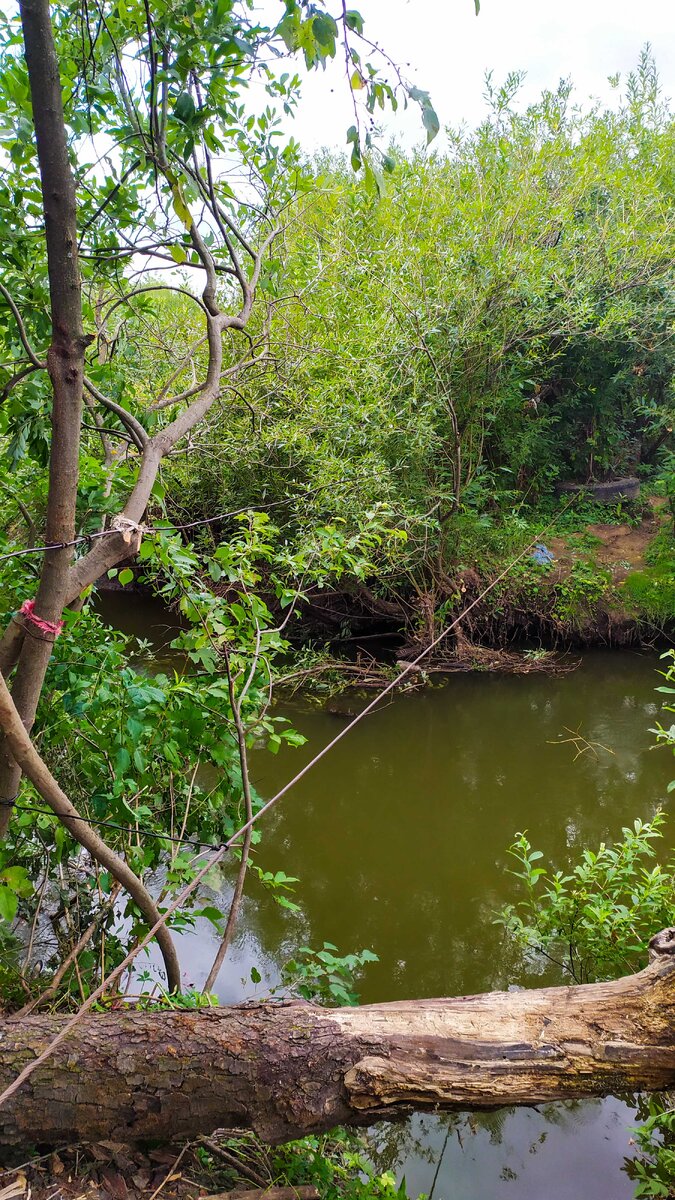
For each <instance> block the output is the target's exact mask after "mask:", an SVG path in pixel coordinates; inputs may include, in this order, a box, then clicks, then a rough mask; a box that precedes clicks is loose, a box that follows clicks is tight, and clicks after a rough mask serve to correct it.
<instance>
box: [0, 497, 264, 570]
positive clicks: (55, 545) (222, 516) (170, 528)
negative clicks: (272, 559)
mask: <svg viewBox="0 0 675 1200" xmlns="http://www.w3.org/2000/svg"><path fill="white" fill-rule="evenodd" d="M285 503H286V501H285V500H276V501H274V502H273V503H272V504H247V505H246V506H245V507H244V508H234V509H232V511H231V512H224V513H216V515H215V516H214V517H203V518H201V519H200V520H199V521H190V522H189V523H188V524H187V525H174V524H170V525H154V526H145V525H138V524H137V523H136V522H135V521H129V527H130V528H133V529H139V530H142V531H143V532H144V533H147V534H157V533H174V532H175V533H179V532H183V530H186V529H197V528H198V527H200V526H203V525H214V524H215V523H216V522H217V521H225V520H227V518H228V517H239V516H241V514H242V513H247V512H263V511H265V512H266V511H267V510H268V509H270V508H279V507H280V506H281V505H282V504H285ZM120 519H122V518H120ZM121 532H122V531H121V529H100V530H98V531H97V532H95V533H83V534H81V535H80V536H79V537H76V538H72V539H71V540H70V541H68V542H49V543H48V544H47V545H45V546H27V547H26V548H25V549H24V550H11V551H10V552H9V553H8V554H0V562H7V560H8V559H10V558H26V557H28V556H29V555H31V554H44V553H46V552H47V551H48V550H68V549H70V548H71V547H73V546H81V545H83V544H84V543H85V542H86V543H87V544H89V543H91V542H93V541H95V540H96V539H98V538H106V537H114V536H115V535H117V534H119V533H121Z"/></svg>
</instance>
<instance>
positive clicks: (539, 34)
mask: <svg viewBox="0 0 675 1200" xmlns="http://www.w3.org/2000/svg"><path fill="white" fill-rule="evenodd" d="M350 4H352V0H350ZM352 6H353V7H354V8H357V9H358V10H359V11H360V12H361V14H362V16H363V17H364V20H365V30H364V32H365V33H366V34H367V35H368V36H369V37H370V38H371V39H372V40H373V41H377V42H379V43H380V44H381V45H383V46H384V47H385V48H386V50H387V52H388V53H389V54H390V56H391V57H392V58H393V59H394V60H395V61H396V62H397V63H399V64H407V63H409V64H410V66H409V67H406V68H405V73H406V74H407V76H408V77H409V79H410V80H411V82H413V83H416V84H417V85H418V86H419V87H423V88H426V90H427V91H429V92H430V93H431V99H432V102H433V104H434V107H435V108H436V111H437V113H438V116H439V118H440V122H441V127H443V126H444V125H447V124H450V125H458V124H460V123H461V122H462V121H466V122H467V123H468V124H469V125H470V126H472V125H475V124H476V123H477V122H478V121H479V120H480V119H481V118H482V116H483V115H484V112H485V109H484V104H483V101H482V93H483V88H484V84H483V80H484V76H485V72H486V71H488V70H493V71H494V76H495V80H496V81H497V82H501V81H502V80H503V79H504V78H505V77H506V75H507V74H508V72H509V71H514V70H520V69H522V70H525V71H526V72H527V79H526V83H525V88H524V91H523V97H524V99H526V100H528V99H534V98H535V97H536V96H537V95H539V93H540V92H541V91H542V89H543V88H551V89H553V88H555V87H556V86H557V84H558V81H559V79H560V78H562V77H567V76H570V77H571V79H572V81H573V83H574V85H575V91H574V93H573V97H574V99H576V100H577V101H583V100H585V99H586V98H587V97H588V96H596V97H600V98H601V99H602V100H607V101H608V102H609V103H611V97H612V89H611V88H610V87H609V85H608V83H607V77H608V76H609V75H613V74H615V73H616V72H617V71H618V72H621V73H622V75H625V74H626V73H627V72H628V71H630V70H631V69H632V68H633V67H634V66H635V64H636V62H637V58H638V55H639V53H640V50H641V48H642V47H643V45H644V44H645V42H651V44H652V47H653V51H654V54H655V57H656V62H657V66H658V68H659V72H660V75H661V79H662V83H663V88H664V91H665V93H666V95H668V96H673V95H674V94H675V0H555V3H552V2H551V0H482V4H481V11H480V15H479V16H478V17H476V16H475V14H474V7H473V0H353V4H352ZM352 120H353V117H352V116H351V112H350V103H349V97H348V95H347V93H346V87H345V79H344V65H343V63H340V64H339V65H337V64H332V65H331V66H330V67H329V68H328V70H327V71H326V72H325V73H324V72H319V73H318V74H313V75H312V76H311V77H310V78H309V79H306V80H305V83H304V84H303V99H302V102H301V105H300V111H299V114H298V117H297V118H296V120H295V122H294V123H293V133H294V136H295V137H297V138H298V140H299V141H300V142H301V144H302V145H303V147H304V148H305V149H306V150H308V151H312V150H316V149H319V148H321V147H322V146H330V147H341V148H344V145H345V132H346V129H347V128H348V126H349V125H350V124H351V123H352ZM387 128H388V129H389V130H390V131H391V132H392V133H394V134H395V136H397V137H398V138H399V139H400V140H402V141H403V142H404V143H406V144H408V145H410V144H412V143H414V142H417V141H419V140H422V134H421V126H420V120H419V110H417V108H416V106H413V108H412V109H411V110H410V112H409V113H406V114H400V113H399V114H397V115H396V116H395V117H394V118H391V117H388V118H387Z"/></svg>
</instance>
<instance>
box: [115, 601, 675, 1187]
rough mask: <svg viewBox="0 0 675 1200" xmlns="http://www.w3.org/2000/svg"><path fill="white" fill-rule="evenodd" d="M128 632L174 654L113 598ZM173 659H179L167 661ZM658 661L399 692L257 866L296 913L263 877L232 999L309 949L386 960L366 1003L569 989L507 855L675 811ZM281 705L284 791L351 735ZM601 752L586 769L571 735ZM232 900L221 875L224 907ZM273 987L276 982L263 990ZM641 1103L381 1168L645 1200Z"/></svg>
mask: <svg viewBox="0 0 675 1200" xmlns="http://www.w3.org/2000/svg"><path fill="white" fill-rule="evenodd" d="M103 615H104V616H105V617H106V618H107V619H108V620H110V621H111V622H112V623H114V624H116V625H118V626H119V627H121V628H123V629H125V630H127V631H129V632H134V633H136V634H142V635H144V636H146V637H150V638H151V639H152V640H153V641H155V642H156V643H159V644H161V643H162V642H163V641H166V640H167V638H168V637H169V636H170V632H171V630H170V628H167V618H166V614H165V613H164V612H163V611H162V610H161V609H159V608H156V607H154V606H153V605H152V604H148V603H147V602H146V601H145V600H143V599H141V598H139V597H135V598H134V599H133V600H131V602H130V600H128V599H127V598H126V597H125V598H124V604H122V603H120V600H119V599H117V598H113V597H109V598H107V599H106V601H105V606H104V613H103ZM160 655H161V651H160ZM660 665H661V664H660V663H659V659H658V655H657V654H656V653H653V654H645V653H635V652H632V651H612V652H600V651H594V652H590V653H588V654H586V655H585V656H584V658H583V660H582V662H581V664H580V666H579V667H578V669H577V670H576V671H573V672H571V673H569V674H565V675H559V676H546V675H540V674H535V675H525V676H509V675H495V674H487V673H477V674H472V675H456V676H451V677H449V678H447V679H446V680H445V681H444V682H443V683H442V684H441V685H439V686H436V687H434V688H433V689H431V690H428V691H423V692H417V693H413V694H410V695H403V696H400V697H397V698H396V699H395V700H394V701H393V702H391V703H389V704H387V705H385V706H384V707H383V708H382V709H381V710H380V711H378V712H376V713H374V714H373V715H372V716H370V717H368V718H366V720H365V721H364V722H363V723H362V724H361V725H360V726H357V728H356V729H355V730H354V731H353V733H351V734H350V735H349V737H348V738H345V739H344V741H343V742H342V743H341V744H340V745H339V746H338V747H336V749H335V750H334V751H332V752H331V754H330V755H329V756H327V758H326V759H325V760H323V762H321V763H320V764H319V765H318V766H317V767H316V768H315V769H314V770H313V771H312V772H311V773H310V774H309V775H308V777H307V778H306V779H304V780H303V781H301V783H300V784H299V785H298V786H297V788H295V789H293V791H292V792H291V793H289V795H288V796H287V797H286V798H285V799H284V801H282V803H281V804H280V805H279V807H278V809H277V810H276V811H273V812H272V813H271V814H270V815H269V818H268V819H267V820H266V822H265V826H264V830H263V837H262V840H261V843H260V846H259V847H258V849H257V852H256V853H257V861H258V862H259V864H260V866H261V867H263V868H264V869H265V870H272V871H276V870H279V869H281V870H283V871H285V872H286V873H287V874H288V875H294V876H298V877H299V878H300V883H299V884H298V885H297V895H296V897H295V899H296V900H297V901H298V903H299V904H300V905H301V911H300V912H299V913H297V914H293V913H290V912H287V911H285V910H283V909H281V908H279V907H278V905H276V904H275V903H274V900H273V898H272V897H271V896H270V895H269V893H266V892H265V891H263V890H262V889H260V888H259V887H257V886H256V884H255V880H251V884H250V888H249V891H248V894H247V898H246V901H245V906H244V910H243V914H242V918H241V924H240V928H239V932H238V935H237V939H236V943H235V945H234V946H233V947H232V950H231V952H230V956H229V958H228V960H227V961H226V964H225V967H224V968H223V972H222V975H221V979H220V981H219V987H218V993H219V995H220V998H221V1000H222V1001H223V1002H225V1003H228V1002H233V1001H238V1000H241V999H244V998H248V997H253V996H261V995H264V994H265V992H266V991H267V990H268V989H269V988H270V986H274V985H275V984H276V983H277V982H278V980H279V976H280V969H281V966H282V964H283V962H284V961H286V960H287V959H288V958H289V957H291V955H292V953H293V952H294V950H296V949H297V947H298V946H299V945H309V946H312V947H313V948H320V947H321V945H322V943H323V942H325V941H326V942H332V943H334V944H335V945H336V946H337V947H339V949H340V952H341V953H349V952H351V951H354V950H360V949H363V948H368V949H371V950H374V951H375V952H376V953H377V954H378V956H379V962H378V963H375V964H373V965H371V966H370V967H368V969H367V971H366V972H365V973H364V975H363V977H362V978H361V979H360V980H359V990H360V993H361V999H362V1000H363V1001H364V1002H374V1001H383V1000H397V999H404V998H409V997H415V996H417V997H424V996H443V995H458V994H459V995H461V994H466V993H471V992H477V991H485V990H489V989H493V988H508V987H524V986H525V987H527V986H541V985H542V984H543V983H554V982H558V980H557V978H556V977H555V976H554V975H552V974H551V973H550V971H547V969H546V968H545V967H544V966H543V965H542V964H541V963H540V962H537V961H535V960H529V961H528V960H527V959H525V958H523V956H522V955H521V954H520V953H519V952H516V951H514V949H513V947H512V946H511V945H509V944H508V942H506V941H505V939H504V934H503V931H502V930H501V928H500V927H499V926H497V925H495V924H494V923H493V921H494V914H495V912H496V911H497V910H498V909H499V908H500V906H501V905H503V904H505V903H507V902H509V901H513V900H514V899H516V898H517V890H516V885H515V881H514V880H513V878H512V877H511V876H510V875H509V874H508V865H509V863H508V855H507V848H508V846H509V844H510V842H511V841H512V840H513V837H514V834H515V833H516V832H517V831H519V830H527V831H528V834H529V837H530V840H531V842H532V844H533V845H535V846H537V847H538V848H539V849H541V850H543V851H544V855H545V859H546V861H552V862H553V863H554V864H555V865H556V867H561V868H565V867H567V866H569V865H570V863H572V862H574V861H575V860H576V859H577V858H578V856H579V855H580V853H581V851H582V850H583V848H584V847H587V846H588V847H591V848H592V847H594V846H595V845H597V843H598V842H600V841H602V840H611V839H612V838H613V837H615V836H618V835H619V834H620V831H621V827H622V826H623V825H625V824H627V823H630V822H632V821H633V820H634V818H635V817H642V818H645V819H646V818H648V817H650V816H651V815H653V813H654V812H655V810H656V809H657V808H658V807H666V808H668V806H669V804H670V800H669V797H668V793H667V785H668V782H669V780H670V779H671V777H672V776H673V775H675V767H674V765H673V763H672V759H671V757H670V756H669V754H668V752H666V751H663V750H661V751H652V750H651V746H652V743H653V737H652V735H651V734H650V732H649V729H650V727H652V726H653V725H654V723H655V720H657V719H658V712H659V695H658V693H656V692H655V691H654V689H655V687H656V686H658V684H659V682H661V681H660V679H659V676H658V670H659V667H660ZM278 711H280V712H282V713H283V715H285V716H287V717H288V718H289V719H290V720H291V722H292V723H293V725H294V726H295V728H297V729H299V730H300V731H301V732H302V733H303V734H304V735H305V736H306V737H307V739H308V741H307V744H306V745H305V746H304V747H302V748H299V749H292V750H291V749H287V750H282V751H281V752H280V754H279V755H278V756H276V757H272V756H271V755H269V754H266V753H262V752H261V753H259V754H257V755H254V758H253V776H254V781H255V785H256V788H257V790H258V792H259V793H260V794H261V795H262V796H263V797H268V796H269V795H271V794H272V793H273V792H274V791H275V790H276V789H277V788H278V787H279V786H281V785H282V784H283V783H285V782H286V780H287V779H289V778H290V777H291V776H292V775H293V774H294V773H295V772H296V771H297V770H298V769H299V767H300V766H302V765H303V763H304V762H305V761H307V760H308V759H309V758H310V757H311V756H312V755H313V754H314V753H315V752H316V750H317V749H318V748H319V747H320V746H322V745H324V744H325V743H326V742H327V741H329V740H330V739H331V737H333V736H334V735H335V733H336V732H337V731H338V728H339V721H340V717H339V716H336V715H335V714H334V713H329V712H327V711H325V710H322V709H321V708H317V707H316V706H315V705H310V704H307V703H304V702H302V701H301V700H300V701H298V700H295V701H293V702H287V703H285V704H282V705H281V706H280V707H279V709H278ZM577 730H578V731H579V732H580V733H581V734H582V735H583V736H584V737H585V738H586V739H588V741H590V742H594V743H598V747H597V748H596V750H595V752H591V751H588V752H586V753H583V754H582V755H580V756H579V757H576V747H575V745H574V744H573V743H572V742H570V741H568V740H567V739H568V738H569V736H570V734H569V731H577ZM230 889H231V879H230V874H229V872H228V871H224V872H223V875H222V894H223V897H224V901H225V900H226V897H227V893H228V891H229V890H230ZM216 944H217V940H216V935H215V933H214V930H213V928H212V927H211V926H210V925H208V923H207V922H203V921H200V922H198V926H197V928H196V930H195V931H194V932H193V933H191V934H189V935H185V936H183V937H182V938H181V944H180V947H179V949H180V954H181V961H182V964H183V967H184V969H186V970H187V972H188V976H189V979H190V982H192V983H194V984H195V985H197V986H199V984H200V983H201V982H203V980H204V978H205V976H206V973H207V971H208V968H209V966H210V963H211V961H212V958H213V955H214V952H215V948H216ZM252 972H253V975H254V977H257V975H258V974H260V976H261V977H262V980H261V982H260V983H254V982H253V980H252V976H251V973H252ZM635 1120H636V1118H635V1112H634V1108H633V1105H632V1104H631V1102H630V1098H626V1097H623V1098H610V1099H607V1100H604V1101H594V1102H587V1103H579V1104H566V1105H554V1106H548V1107H546V1108H545V1109H544V1108H541V1109H531V1110H519V1111H504V1110H501V1111H498V1112H496V1113H492V1114H483V1115H472V1114H461V1115H459V1116H454V1115H453V1116H449V1117H448V1116H438V1117H437V1116H418V1117H414V1118H412V1119H411V1120H410V1121H409V1122H407V1123H406V1124H404V1125H400V1126H392V1127H382V1128H381V1129H379V1130H376V1131H374V1132H373V1134H372V1136H371V1144H372V1154H373V1157H374V1158H375V1160H376V1161H377V1162H378V1164H380V1165H381V1166H382V1168H383V1169H384V1168H387V1169H391V1170H392V1171H393V1172H394V1173H395V1174H396V1175H397V1176H398V1177H402V1176H405V1177H406V1181H407V1186H408V1190H409V1193H410V1194H411V1195H416V1194H417V1193H418V1192H421V1191H424V1192H426V1193H427V1194H429V1193H431V1192H433V1196H434V1197H436V1200H440V1198H441V1197H443V1198H445V1200H492V1198H493V1197H494V1198H495V1200H497V1198H498V1200H502V1198H504V1200H506V1198H507V1197H517V1198H518V1200H543V1198H545V1200H586V1198H587V1197H591V1196H592V1197H593V1198H594V1200H623V1198H624V1197H625V1198H626V1200H628V1198H629V1197H631V1196H632V1195H633V1184H632V1183H631V1181H630V1180H629V1179H628V1177H627V1176H626V1174H625V1172H624V1171H623V1169H622V1168H623V1162H624V1158H625V1156H627V1155H630V1153H631V1146H630V1126H631V1125H632V1124H634V1123H635Z"/></svg>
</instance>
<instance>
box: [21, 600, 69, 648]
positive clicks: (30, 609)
mask: <svg viewBox="0 0 675 1200" xmlns="http://www.w3.org/2000/svg"><path fill="white" fill-rule="evenodd" d="M19 612H20V613H21V616H22V617H24V618H25V619H26V621H29V622H30V624H31V625H34V626H35V628H36V629H39V630H40V632H41V633H43V634H45V637H46V638H49V639H50V640H51V639H52V638H53V639H54V640H56V638H57V637H58V636H59V634H60V632H61V630H62V629H63V621H44V620H43V619H42V617H36V616H35V601H34V600H24V602H23V604H22V605H21V608H20V609H19Z"/></svg>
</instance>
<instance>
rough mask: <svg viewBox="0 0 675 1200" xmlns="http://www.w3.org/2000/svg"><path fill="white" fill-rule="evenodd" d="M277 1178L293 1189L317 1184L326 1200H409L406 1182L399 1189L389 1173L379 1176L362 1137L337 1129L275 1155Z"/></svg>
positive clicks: (280, 1148) (282, 1148)
mask: <svg viewBox="0 0 675 1200" xmlns="http://www.w3.org/2000/svg"><path fill="white" fill-rule="evenodd" d="M271 1155H272V1169H273V1172H274V1174H275V1176H276V1174H277V1173H278V1174H279V1176H280V1178H281V1179H283V1180H284V1181H285V1182H288V1183H289V1184H290V1185H291V1186H294V1187H300V1186H302V1185H303V1184H313V1185H314V1186H315V1187H316V1188H318V1190H319V1194H320V1196H321V1197H322V1200H406V1198H407V1191H406V1185H405V1179H404V1180H402V1182H401V1183H400V1185H397V1183H396V1180H395V1178H394V1176H393V1175H392V1174H391V1173H390V1172H388V1171H385V1172H377V1171H376V1170H375V1169H374V1168H373V1166H372V1165H371V1163H370V1162H369V1161H368V1158H367V1156H366V1147H365V1145H364V1142H363V1138H362V1137H361V1136H359V1134H356V1133H353V1132H351V1131H348V1130H345V1129H336V1130H333V1132H332V1133H330V1134H328V1135H326V1136H323V1137H306V1138H302V1139H301V1140H300V1141H297V1142H288V1143H287V1144H286V1145H284V1146H277V1147H275V1148H274V1150H272V1151H271ZM420 1200H421V1198H420Z"/></svg>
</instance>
